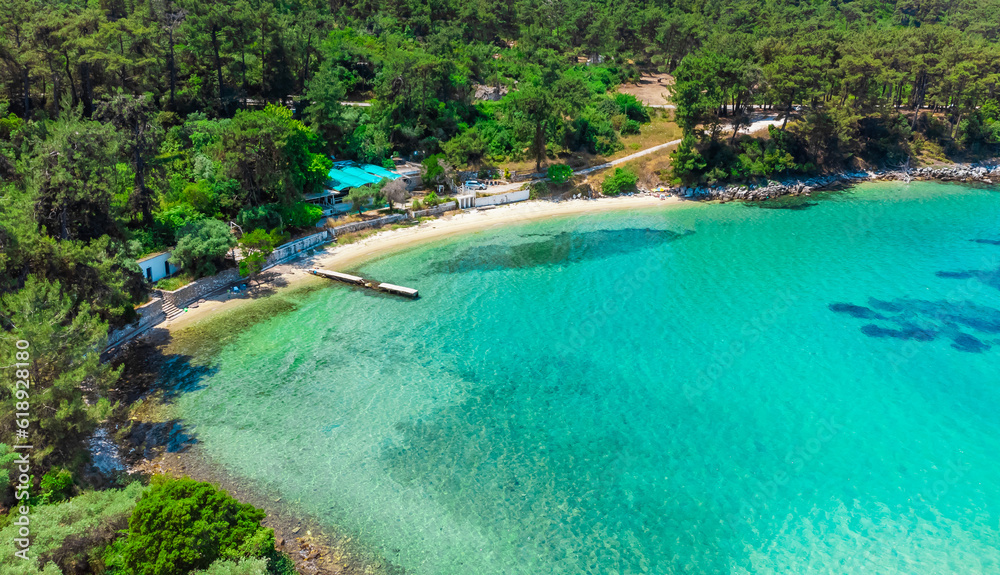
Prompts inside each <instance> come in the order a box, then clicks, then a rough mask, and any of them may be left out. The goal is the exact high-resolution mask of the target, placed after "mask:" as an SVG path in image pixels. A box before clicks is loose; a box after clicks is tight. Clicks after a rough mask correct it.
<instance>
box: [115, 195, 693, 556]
mask: <svg viewBox="0 0 1000 575" xmlns="http://www.w3.org/2000/svg"><path fill="white" fill-rule="evenodd" d="M685 204H691V205H693V204H694V203H693V202H688V201H686V200H684V199H683V198H677V197H668V198H665V199H662V200H661V199H660V198H659V197H658V195H638V196H631V197H616V198H601V199H597V200H586V199H577V200H565V201H558V202H554V201H547V200H532V201H527V202H521V203H517V204H508V205H504V206H498V207H496V208H493V209H487V210H482V211H478V210H477V211H470V212H459V213H450V214H446V215H445V216H443V217H440V218H437V219H434V220H430V221H425V222H422V223H420V224H418V225H415V226H411V227H404V228H398V229H383V230H381V231H378V232H377V233H375V234H374V235H372V236H370V237H367V238H365V239H363V240H360V241H357V242H355V243H351V244H346V245H336V244H333V245H329V244H328V245H327V246H325V249H321V250H318V251H317V252H316V253H315V254H314V255H311V256H310V255H305V256H302V257H299V258H297V259H295V260H293V261H291V262H287V263H284V264H281V265H278V266H275V267H274V268H271V269H269V270H267V271H265V272H264V273H263V274H262V276H263V277H262V278H261V285H260V286H258V287H256V288H254V289H252V290H250V295H249V297H248V296H247V295H233V294H230V293H227V292H221V293H216V294H214V295H212V296H210V297H208V298H205V300H204V301H203V302H200V303H198V304H195V305H196V307H191V308H189V310H188V311H187V312H185V313H183V314H182V315H180V316H179V317H177V318H175V319H174V320H172V321H169V322H165V323H163V324H160V325H159V326H156V327H155V328H153V329H152V330H150V331H149V332H147V333H146V334H144V335H143V336H141V337H140V338H139V339H138V340H137V341H136V342H134V343H133V344H132V345H130V346H129V348H128V349H127V351H126V352H125V354H123V356H122V357H120V358H119V360H120V361H129V360H131V361H133V362H136V364H143V365H141V366H140V365H133V366H131V367H132V368H133V369H135V371H136V372H137V373H136V375H138V377H139V378H140V379H144V380H145V381H144V382H142V383H140V385H139V388H140V389H142V391H140V395H139V396H138V397H139V398H141V400H142V401H143V402H145V406H144V408H143V412H142V413H132V414H131V416H129V417H128V419H129V420H130V421H131V422H134V423H135V424H137V427H139V428H141V429H142V431H140V432H138V433H136V434H132V433H130V434H129V436H128V438H127V439H124V440H122V439H120V440H118V441H116V443H118V445H119V450H120V451H121V452H122V453H130V456H129V457H128V458H129V459H130V460H131V461H132V462H133V464H132V465H129V466H128V472H129V473H138V474H142V475H152V474H166V475H172V476H188V477H191V478H193V479H195V480H198V481H209V482H212V483H215V484H216V485H219V486H220V487H221V488H222V489H225V490H227V491H228V492H229V493H231V494H232V495H233V496H234V497H236V498H237V499H239V500H240V501H243V502H246V503H250V504H252V505H255V506H256V507H259V508H261V509H263V510H264V511H265V513H266V514H267V517H266V518H265V520H264V523H265V525H266V526H267V527H271V528H272V529H274V530H275V540H276V542H277V547H278V550H279V551H282V552H284V553H287V554H288V555H289V556H290V557H291V558H292V560H293V561H294V563H295V566H296V569H297V571H298V572H299V573H302V574H316V575H328V574H330V575H333V574H338V575H339V574H355V573H357V574H361V573H366V574H385V575H398V574H399V573H401V572H402V570H401V569H400V568H399V566H397V565H394V564H393V563H392V562H391V561H389V560H387V559H386V558H384V557H381V556H378V555H377V554H374V553H372V552H371V551H369V550H366V549H364V548H363V547H361V546H360V545H359V543H358V542H357V541H354V540H353V539H352V538H351V537H350V536H347V535H345V534H344V533H341V532H338V530H337V529H336V527H333V528H330V527H325V526H323V525H322V524H321V522H320V521H318V520H317V519H316V518H314V517H312V516H311V515H309V514H308V513H307V512H305V511H303V510H302V509H300V508H298V507H297V506H295V505H294V503H292V502H286V501H283V500H282V498H281V496H280V495H279V493H278V492H277V491H276V490H275V489H273V488H271V487H270V486H268V485H258V484H255V483H254V484H251V483H250V482H248V481H245V480H243V479H241V478H240V477H238V476H236V475H234V474H233V473H231V472H229V471H227V470H226V469H225V468H223V467H221V466H220V465H219V464H217V463H216V462H214V461H213V460H212V459H211V458H210V457H209V456H208V455H207V454H205V453H204V452H203V451H202V450H201V449H200V446H198V445H197V443H192V444H185V445H169V443H170V442H171V439H170V437H174V436H182V435H183V433H182V430H183V422H182V421H181V420H179V419H176V418H175V414H174V413H173V412H172V411H171V410H172V408H171V402H170V400H169V398H168V397H166V396H165V395H164V394H163V393H162V391H161V390H158V389H157V388H156V387H155V384H154V381H155V379H156V376H155V374H156V373H158V372H159V370H160V368H162V367H163V363H164V362H166V361H170V358H177V357H183V356H186V355H187V352H189V351H190V347H189V346H190V345H191V343H192V342H190V341H188V340H189V337H188V336H189V334H190V333H192V332H197V331H198V330H199V329H201V328H204V327H206V326H209V329H210V330H211V326H212V324H213V322H214V320H215V319H216V317H217V316H218V315H221V314H224V313H226V312H234V311H236V310H238V309H241V308H243V307H244V306H253V305H254V304H255V302H256V303H257V304H258V305H257V306H255V307H252V308H249V307H248V308H247V309H252V310H253V311H252V312H251V313H250V314H248V315H249V316H254V315H255V313H256V312H258V311H260V310H259V309H257V308H258V307H259V306H260V304H263V303H264V302H268V301H270V302H278V301H281V300H282V299H284V298H282V297H280V294H295V293H296V292H298V291H301V290H303V289H305V290H311V289H313V288H316V289H322V287H325V286H326V285H327V284H328V283H329V282H328V280H324V279H320V278H317V277H315V276H313V275H311V274H309V273H307V272H306V270H307V269H309V268H314V267H325V268H330V269H335V270H349V269H351V268H352V267H353V266H358V265H360V264H361V263H363V262H365V261H368V260H371V259H373V258H378V257H383V256H385V255H388V254H391V253H393V252H396V251H400V250H405V249H407V248H410V247H413V246H416V245H420V244H424V243H427V242H431V241H434V240H438V239H443V238H447V237H451V236H455V235H460V234H469V233H477V232H481V231H485V230H489V229H491V228H495V227H500V226H506V225H511V224H518V223H522V222H529V221H537V220H542V219H548V218H558V217H567V216H574V215H583V214H596V213H604V212H615V211H619V212H620V211H626V210H648V209H656V208H666V207H678V206H682V205H685ZM275 295H278V296H279V297H277V298H272V296H275ZM292 297H294V295H293V296H292ZM265 307H267V306H266V304H265ZM227 315H228V314H227ZM248 321H253V320H252V319H249V318H248ZM189 330H190V331H189ZM202 335H204V334H202ZM214 343H216V344H218V343H220V342H214ZM198 347H199V348H200V347H201V346H200V345H199V346H198ZM127 358H128V359H127ZM139 358H141V359H139ZM133 397H136V396H133ZM117 424H118V425H122V426H125V425H129V422H127V421H125V420H120V421H118V422H117ZM111 425H112V427H111V428H109V430H108V432H109V435H110V436H112V437H114V436H115V435H116V434H117V433H118V431H119V429H120V428H119V429H115V428H114V427H115V426H116V425H115V422H112V423H111ZM178 426H179V427H178Z"/></svg>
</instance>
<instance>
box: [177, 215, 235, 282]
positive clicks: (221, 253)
mask: <svg viewBox="0 0 1000 575" xmlns="http://www.w3.org/2000/svg"><path fill="white" fill-rule="evenodd" d="M180 236H181V237H180V239H179V240H178V241H177V247H176V248H174V252H173V255H172V256H171V257H170V263H172V264H177V265H180V266H181V267H182V268H183V269H185V270H187V271H189V272H192V273H194V274H196V275H198V276H199V277H201V276H207V275H212V274H214V273H215V271H216V269H217V266H218V265H219V263H221V261H222V258H224V257H225V255H226V252H227V251H229V248H231V247H233V246H234V245H236V238H234V237H233V234H231V233H229V228H228V227H227V226H226V224H224V223H222V222H220V221H219V220H200V221H197V222H195V223H193V224H189V225H187V226H185V227H184V229H182V230H181V232H180Z"/></svg>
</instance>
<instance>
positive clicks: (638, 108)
mask: <svg viewBox="0 0 1000 575" xmlns="http://www.w3.org/2000/svg"><path fill="white" fill-rule="evenodd" d="M614 100H615V104H617V105H618V109H619V110H620V111H621V113H623V114H625V115H626V116H628V118H629V119H630V120H634V121H636V122H638V123H640V124H645V123H647V122H649V112H647V111H646V107H645V106H643V105H642V102H640V101H639V100H638V98H636V97H635V96H633V95H632V94H615V96H614Z"/></svg>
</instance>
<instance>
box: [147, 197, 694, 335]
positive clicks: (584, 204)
mask: <svg viewBox="0 0 1000 575" xmlns="http://www.w3.org/2000/svg"><path fill="white" fill-rule="evenodd" d="M686 203H688V202H687V201H686V200H684V199H683V198H677V197H667V198H666V199H662V200H661V199H659V197H657V196H655V195H640V196H632V197H615V198H601V199H593V200H588V199H577V200H564V201H560V202H553V201H547V200H530V201H527V202H521V203H517V204H507V205H503V206H497V207H496V208H494V209H489V210H475V211H469V212H461V213H457V214H453V215H445V216H443V217H440V218H437V219H434V220H431V221H426V222H422V223H420V224H419V225H416V226H412V227H406V228H399V229H394V230H382V231H379V232H377V233H376V234H374V235H372V236H371V237H368V238H365V239H363V240H361V241H358V242H355V243H352V244H347V245H336V244H333V245H328V246H327V247H326V249H325V250H323V251H319V252H317V253H316V254H315V255H312V256H302V257H299V258H297V259H295V260H293V261H291V262H288V263H284V264H281V265H278V266H275V267H273V268H271V269H269V270H267V271H266V272H265V273H264V274H263V275H264V276H265V278H264V281H265V282H266V283H267V284H272V285H278V286H281V289H284V288H287V287H293V286H296V285H301V284H302V283H304V282H306V281H315V282H319V281H325V280H319V279H317V278H316V277H315V276H312V275H311V274H308V273H307V272H306V270H307V269H309V268H325V269H330V270H333V271H345V270H348V269H351V268H352V267H356V266H358V265H359V264H361V263H363V262H364V261H366V260H370V259H372V258H376V257H383V256H385V255H388V254H390V253H392V252H395V251H399V250H402V249H406V248H409V247H413V246H416V245H420V244H423V243H426V242H429V241H433V240H437V239H442V238H447V237H450V236H455V235H459V234H467V233H476V232H481V231H484V230H488V229H491V228H495V227H500V226H506V225H511V224H517V223H522V222H530V221H535V220H540V219H547V218H554V217H565V216H574V215H581V214H589V213H601V212H610V211H622V210H632V209H652V208H658V207H659V208H665V207H668V206H679V205H684V204H686ZM254 299H256V298H255V297H250V298H246V297H230V295H229V294H228V293H225V292H223V293H220V294H215V295H213V296H211V297H208V298H205V301H204V302H201V303H199V304H198V306H197V307H192V308H190V309H189V310H188V311H187V312H185V313H183V314H181V315H180V316H178V317H177V318H176V319H174V320H172V321H170V322H168V323H166V324H163V325H162V326H161V327H163V328H164V329H165V330H166V331H167V332H176V331H178V330H182V329H185V328H187V327H189V326H191V325H193V324H195V323H197V322H199V321H201V320H203V319H205V318H207V317H208V316H210V315H212V314H213V313H215V312H217V311H219V310H223V309H234V308H237V307H239V306H240V305H242V304H243V303H245V302H249V301H253V300H254Z"/></svg>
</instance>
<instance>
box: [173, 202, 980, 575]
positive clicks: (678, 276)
mask: <svg viewBox="0 0 1000 575" xmlns="http://www.w3.org/2000/svg"><path fill="white" fill-rule="evenodd" d="M344 271H347V270H344ZM356 271H360V272H362V273H363V274H364V275H366V276H370V277H374V278H377V279H380V280H382V281H390V282H392V283H397V284H401V285H406V286H412V287H416V288H418V289H419V290H420V293H421V298H420V299H419V300H416V301H408V300H404V299H400V298H394V297H390V296H382V295H377V294H373V293H370V292H365V291H361V290H357V289H353V288H350V287H346V286H342V285H336V284H332V283H331V284H329V285H324V286H323V287H322V288H321V289H318V290H317V291H313V292H311V293H310V294H308V295H307V296H304V299H303V300H302V301H301V303H300V305H299V306H298V308H297V309H295V310H294V311H286V312H283V313H278V314H276V315H273V316H271V317H269V318H267V319H265V320H263V321H261V322H258V323H256V324H254V325H252V326H250V327H249V328H246V329H245V330H244V331H243V333H241V334H239V335H238V337H235V338H234V339H233V340H232V341H231V342H230V343H228V344H227V345H225V346H223V347H222V348H221V349H218V350H217V351H214V352H213V353H212V355H210V356H205V357H194V358H192V359H191V362H193V363H195V364H200V365H201V366H202V367H201V368H200V369H198V370H192V371H191V372H190V373H187V376H188V377H192V374H194V373H197V374H199V375H197V376H194V377H197V378H198V380H197V381H195V382H191V381H188V382H187V383H188V385H187V386H186V387H185V391H183V392H180V393H178V394H177V396H176V401H177V407H178V409H179V412H180V413H181V414H182V417H183V420H184V422H185V424H186V425H187V426H188V431H189V433H191V434H192V435H193V436H194V437H196V438H197V440H198V442H199V443H200V445H201V446H202V448H203V450H204V452H205V453H207V454H208V455H210V456H211V457H212V458H213V459H214V460H215V461H216V462H218V463H219V464H220V465H222V466H224V467H226V468H227V469H229V470H230V471H231V472H232V473H234V474H236V475H238V476H241V477H243V478H246V479H247V480H248V481H251V482H254V481H260V482H267V484H268V485H270V486H272V487H274V488H275V489H277V490H278V491H280V492H281V493H282V495H283V497H284V498H285V499H286V500H287V501H293V502H296V504H297V505H300V506H301V507H302V509H303V510H305V511H308V512H310V513H312V514H315V515H316V516H317V517H319V518H320V519H321V520H322V522H324V523H325V524H327V525H329V526H330V527H331V528H336V529H340V530H342V531H344V532H346V533H349V534H351V535H352V536H353V537H354V538H355V540H356V541H358V542H359V543H360V544H362V545H364V546H365V547H366V548H368V549H370V550H373V551H374V552H377V553H378V554H379V555H381V556H382V557H384V558H385V559H387V560H388V561H390V562H391V563H393V564H395V565H397V566H399V567H402V568H403V569H405V571H406V573H413V574H427V575H444V574H463V575H487V574H490V575H493V574H497V575H499V574H506V575H511V574H532V575H538V574H567V575H569V574H572V575H578V574H584V573H602V574H619V573H620V574H635V573H650V574H671V573H709V574H711V573H738V574H743V573H831V574H832V573H837V574H840V573H921V574H934V573H956V574H974V573H998V572H1000V191H998V190H996V189H975V188H969V187H961V186H957V185H944V184H932V183H912V184H909V185H903V184H872V185H865V186H861V187H857V188H852V189H850V190H847V191H843V192H836V193H827V194H823V195H821V196H815V197H812V198H793V199H785V200H781V201H775V202H769V203H764V204H739V203H730V204H725V205H702V204H690V205H682V206H680V207H665V208H663V209H648V210H644V211H633V212H616V213H604V214H596V215H595V214H591V215H586V216H579V217H572V218H564V219H553V220H548V221H543V222H534V223H529V224H525V225H521V226H513V227H504V228H498V229H493V230H489V231H484V232H480V233H476V234H471V235H465V236H461V237H455V238H450V239H447V240H442V241H438V242H436V243H433V244H428V245H421V246H417V247H414V248H412V249H409V250H407V251H403V252H399V253H395V254H392V255H389V256H386V257H383V258H381V259H378V260H375V261H371V262H369V263H367V264H364V265H362V266H361V267H359V268H358V269H357V270H356ZM178 369H180V368H178ZM173 375H175V376H182V375H185V374H182V373H175V374H173Z"/></svg>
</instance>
